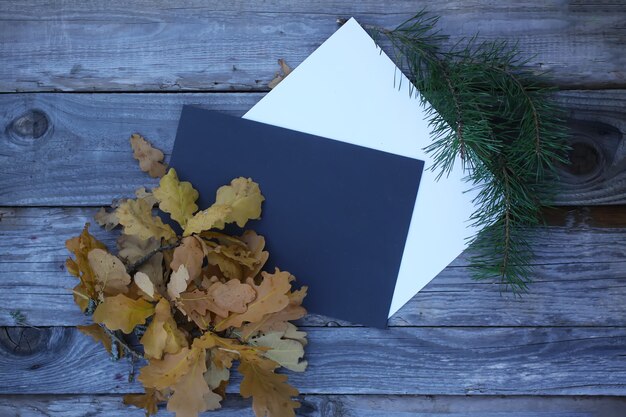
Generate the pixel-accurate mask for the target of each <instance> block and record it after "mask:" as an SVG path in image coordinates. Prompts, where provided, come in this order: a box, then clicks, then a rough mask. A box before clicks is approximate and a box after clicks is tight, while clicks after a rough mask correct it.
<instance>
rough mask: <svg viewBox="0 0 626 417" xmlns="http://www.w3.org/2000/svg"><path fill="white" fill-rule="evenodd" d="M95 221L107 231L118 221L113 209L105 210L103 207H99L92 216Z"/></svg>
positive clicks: (114, 226)
mask: <svg viewBox="0 0 626 417" xmlns="http://www.w3.org/2000/svg"><path fill="white" fill-rule="evenodd" d="M93 218H94V220H95V221H96V223H98V224H99V225H100V226H102V227H104V230H106V231H107V232H109V231H111V230H113V229H115V228H116V227H117V226H118V225H119V224H120V221H119V219H118V218H117V215H116V214H115V211H106V209H105V208H104V207H100V210H98V212H97V213H96V214H95V215H94V216H93Z"/></svg>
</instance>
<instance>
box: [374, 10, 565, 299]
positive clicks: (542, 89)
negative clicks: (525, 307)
mask: <svg viewBox="0 0 626 417" xmlns="http://www.w3.org/2000/svg"><path fill="white" fill-rule="evenodd" d="M438 20H439V18H438V17H434V16H430V15H428V14H427V13H426V12H425V11H424V10H422V11H420V12H419V13H417V14H416V15H415V16H413V17H412V18H410V19H409V20H407V21H406V22H404V23H402V24H401V25H400V26H398V27H397V28H395V29H393V30H386V29H382V28H376V27H367V29H368V30H369V31H370V33H371V34H372V36H373V37H374V39H375V40H377V41H378V40H381V39H382V40H386V41H387V42H389V43H390V44H391V56H392V59H394V60H395V61H396V63H397V64H398V66H399V67H400V68H402V69H403V70H404V71H405V72H406V74H407V76H408V78H409V80H410V81H411V82H412V83H413V85H414V86H415V88H416V89H417V91H418V92H419V97H420V99H421V100H422V101H423V102H424V103H429V104H430V105H432V107H429V108H430V109H431V110H430V111H429V112H428V117H429V123H430V126H431V136H432V138H433V142H432V144H431V145H430V146H428V147H427V149H426V150H427V152H428V153H429V154H430V155H431V156H432V157H433V161H434V166H433V169H435V170H438V172H439V174H438V175H439V176H442V175H446V174H447V173H449V172H450V170H451V169H452V168H453V165H454V161H455V159H456V157H457V156H459V157H460V159H461V161H462V162H463V168H464V169H465V170H466V172H467V174H468V181H469V183H470V184H471V186H472V187H476V188H478V196H477V197H476V199H475V201H474V202H475V203H476V207H477V209H476V211H475V212H474V213H473V214H472V216H471V220H472V221H473V224H474V225H476V226H478V227H480V228H482V229H481V231H480V232H479V233H478V234H477V235H476V236H474V237H473V238H472V240H471V245H472V248H473V249H474V250H475V253H476V255H474V256H473V257H472V258H471V264H472V267H473V270H474V278H475V279H479V280H483V279H494V278H495V279H497V280H498V281H499V282H500V283H501V284H502V285H503V286H504V287H505V289H511V290H513V292H515V293H521V292H525V291H527V285H528V283H529V282H530V281H531V276H532V269H531V267H530V260H531V258H532V256H533V254H532V249H531V247H530V245H529V242H528V237H529V226H534V225H537V224H538V223H539V221H540V209H541V207H542V206H545V205H547V204H549V202H550V199H551V196H552V195H553V193H554V191H555V181H554V179H555V178H556V166H557V164H558V163H561V164H565V163H567V160H566V151H567V150H568V149H569V148H568V146H567V144H566V140H565V138H566V130H565V125H564V123H563V112H562V111H561V110H560V109H559V108H558V106H556V104H555V103H554V102H553V101H552V98H551V97H552V93H553V92H554V89H552V88H549V87H546V83H545V82H543V80H542V77H541V75H536V74H534V73H532V72H531V71H530V70H528V69H527V68H525V64H527V63H528V60H524V59H522V58H521V56H520V53H519V51H518V49H517V45H509V44H508V43H507V42H505V41H490V42H478V40H477V37H476V36H474V37H473V38H469V39H464V40H461V41H460V42H458V43H457V44H456V45H455V46H453V47H452V48H450V49H449V50H443V49H442V48H441V46H440V45H441V44H442V43H443V42H444V41H446V40H447V36H444V35H442V34H440V32H439V31H438V30H437V29H436V25H437V22H438ZM411 94H413V89H412V87H411Z"/></svg>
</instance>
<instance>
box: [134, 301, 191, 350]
mask: <svg viewBox="0 0 626 417" xmlns="http://www.w3.org/2000/svg"><path fill="white" fill-rule="evenodd" d="M141 344H142V345H143V347H144V352H145V355H146V356H147V357H150V358H157V359H161V358H162V357H163V353H177V352H179V351H180V350H181V349H182V348H183V347H187V339H186V338H185V334H184V333H183V332H182V331H180V330H179V329H178V326H177V325H176V322H175V321H174V318H173V317H172V311H171V308H170V303H169V302H168V301H167V300H166V299H165V298H161V299H160V300H159V302H158V303H157V305H156V307H155V310H154V318H153V319H152V322H151V323H150V325H149V326H148V328H147V329H146V332H145V333H144V335H143V336H142V337H141Z"/></svg>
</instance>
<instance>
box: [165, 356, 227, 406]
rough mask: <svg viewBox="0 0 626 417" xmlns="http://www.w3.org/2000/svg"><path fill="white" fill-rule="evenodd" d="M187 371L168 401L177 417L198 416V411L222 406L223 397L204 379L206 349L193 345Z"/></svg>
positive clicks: (173, 388) (188, 357)
mask: <svg viewBox="0 0 626 417" xmlns="http://www.w3.org/2000/svg"><path fill="white" fill-rule="evenodd" d="M186 360H187V361H188V362H189V367H188V370H187V372H186V373H185V374H184V375H183V376H182V377H181V378H180V379H179V380H178V381H177V382H176V384H174V385H173V386H172V390H173V391H174V393H173V394H172V396H171V397H170V399H169V401H168V402H167V409H168V410H169V411H174V412H176V417H198V413H201V412H203V411H207V410H215V409H218V408H220V407H221V405H220V401H221V400H222V397H220V396H219V395H218V394H216V393H214V392H213V391H212V390H211V388H210V387H209V386H208V384H207V382H206V380H205V379H204V373H205V372H206V371H207V367H206V351H205V349H203V348H199V347H193V348H192V349H191V352H190V354H189V355H188V356H187V359H186Z"/></svg>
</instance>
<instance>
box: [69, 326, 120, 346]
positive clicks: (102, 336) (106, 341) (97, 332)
mask: <svg viewBox="0 0 626 417" xmlns="http://www.w3.org/2000/svg"><path fill="white" fill-rule="evenodd" d="M76 328H77V329H78V330H79V331H80V332H81V333H84V334H86V335H87V336H91V337H92V338H93V339H94V340H95V341H96V342H100V343H102V345H103V346H104V348H105V349H106V350H107V352H109V353H111V347H112V342H111V338H110V337H109V335H108V334H106V332H105V331H104V329H103V328H102V327H101V326H100V325H99V324H90V325H89V326H76ZM121 352H122V351H121Z"/></svg>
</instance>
